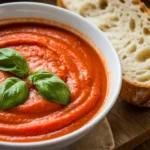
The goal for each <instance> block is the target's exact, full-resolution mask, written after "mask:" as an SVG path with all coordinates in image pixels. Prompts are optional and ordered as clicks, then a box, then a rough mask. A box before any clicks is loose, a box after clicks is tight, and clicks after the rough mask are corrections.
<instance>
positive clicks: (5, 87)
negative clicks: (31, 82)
mask: <svg viewBox="0 0 150 150" xmlns="http://www.w3.org/2000/svg"><path fill="white" fill-rule="evenodd" d="M27 98H28V87H27V84H26V83H25V82H24V81H22V80H20V79H18V78H15V77H11V78H7V79H6V80H5V81H4V82H3V83H2V85H0V110H4V109H8V108H12V107H15V106H18V105H20V104H22V103H24V102H25V101H26V100H27Z"/></svg>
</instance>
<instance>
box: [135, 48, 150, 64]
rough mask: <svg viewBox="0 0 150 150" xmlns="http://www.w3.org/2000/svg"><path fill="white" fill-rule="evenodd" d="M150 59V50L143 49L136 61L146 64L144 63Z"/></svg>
mask: <svg viewBox="0 0 150 150" xmlns="http://www.w3.org/2000/svg"><path fill="white" fill-rule="evenodd" d="M149 58H150V48H146V49H143V50H142V51H141V52H139V53H138V54H137V56H136V60H137V61H138V62H144V61H146V60H147V59H149Z"/></svg>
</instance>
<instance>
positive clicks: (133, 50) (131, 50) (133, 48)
mask: <svg viewBox="0 0 150 150" xmlns="http://www.w3.org/2000/svg"><path fill="white" fill-rule="evenodd" d="M135 51H136V45H132V46H131V47H129V49H128V52H129V53H130V54H131V53H134V52H135Z"/></svg>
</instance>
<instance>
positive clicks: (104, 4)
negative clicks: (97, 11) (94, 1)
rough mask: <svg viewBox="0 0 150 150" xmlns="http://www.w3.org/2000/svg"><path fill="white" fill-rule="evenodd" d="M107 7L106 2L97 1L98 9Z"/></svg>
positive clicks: (102, 0)
mask: <svg viewBox="0 0 150 150" xmlns="http://www.w3.org/2000/svg"><path fill="white" fill-rule="evenodd" d="M107 6H108V1H107V0H100V1H99V7H100V8H101V9H106V8H107Z"/></svg>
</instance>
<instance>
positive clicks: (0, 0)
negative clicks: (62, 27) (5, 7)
mask: <svg viewBox="0 0 150 150" xmlns="http://www.w3.org/2000/svg"><path fill="white" fill-rule="evenodd" d="M14 1H17V2H19V1H35V2H41V1H42V2H45V3H48V2H47V1H48V0H0V3H6V2H14ZM51 1H52V2H53V3H55V0H49V2H51ZM141 1H143V2H144V3H145V4H146V5H147V6H148V7H150V0H141Z"/></svg>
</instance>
